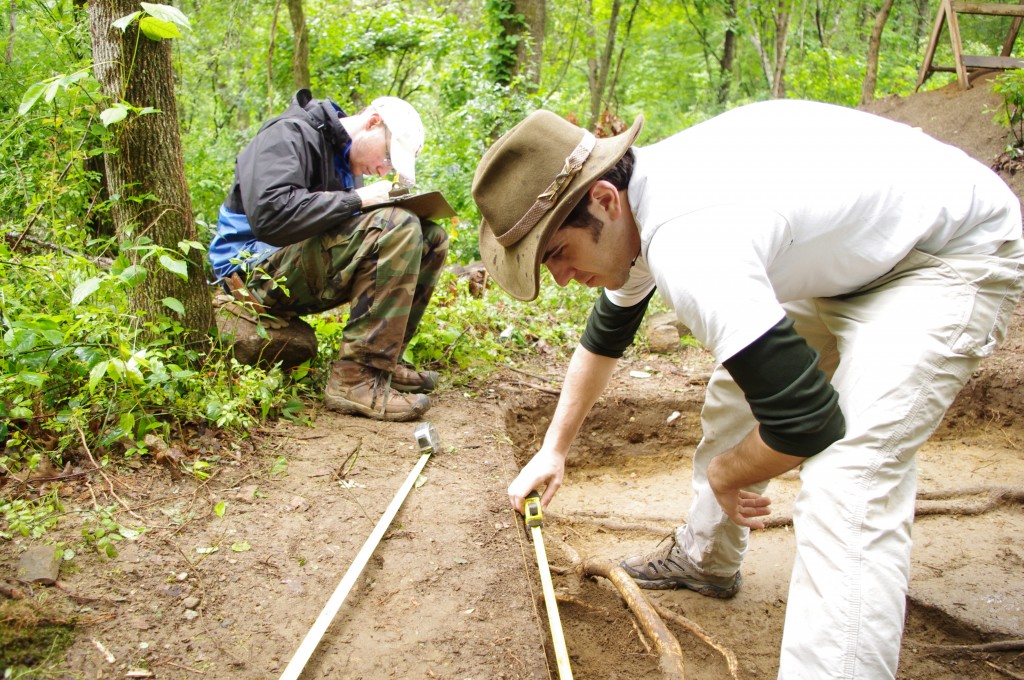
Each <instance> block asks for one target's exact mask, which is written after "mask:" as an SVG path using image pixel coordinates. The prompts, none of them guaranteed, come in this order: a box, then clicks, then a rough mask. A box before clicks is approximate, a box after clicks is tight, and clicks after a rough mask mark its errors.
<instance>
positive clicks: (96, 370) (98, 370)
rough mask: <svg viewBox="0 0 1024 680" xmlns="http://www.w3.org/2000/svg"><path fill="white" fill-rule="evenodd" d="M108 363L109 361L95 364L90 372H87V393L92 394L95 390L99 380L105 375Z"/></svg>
mask: <svg viewBox="0 0 1024 680" xmlns="http://www.w3.org/2000/svg"><path fill="white" fill-rule="evenodd" d="M108 363H110V362H109V361H101V362H99V363H98V364H96V365H95V366H93V367H92V370H91V371H89V391H90V392H93V391H95V390H96V385H98V384H99V382H100V380H102V379H103V376H105V375H106V374H107V364H108Z"/></svg>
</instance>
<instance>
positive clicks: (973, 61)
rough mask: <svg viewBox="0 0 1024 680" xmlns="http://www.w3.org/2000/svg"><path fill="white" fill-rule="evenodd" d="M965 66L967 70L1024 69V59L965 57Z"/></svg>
mask: <svg viewBox="0 0 1024 680" xmlns="http://www.w3.org/2000/svg"><path fill="white" fill-rule="evenodd" d="M964 66H966V67H967V68H1000V69H1010V68H1024V59H1017V58H1016V57H971V56H968V55H966V54H965V55H964Z"/></svg>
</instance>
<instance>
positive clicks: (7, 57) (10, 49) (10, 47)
mask: <svg viewBox="0 0 1024 680" xmlns="http://www.w3.org/2000/svg"><path fill="white" fill-rule="evenodd" d="M16 1H17V0H11V11H10V14H9V15H8V30H7V47H6V48H5V49H4V63H5V64H10V63H11V59H13V58H14V28H15V24H16V21H15V20H16V18H17V16H18V15H17V10H18V6H17V4H15V3H16Z"/></svg>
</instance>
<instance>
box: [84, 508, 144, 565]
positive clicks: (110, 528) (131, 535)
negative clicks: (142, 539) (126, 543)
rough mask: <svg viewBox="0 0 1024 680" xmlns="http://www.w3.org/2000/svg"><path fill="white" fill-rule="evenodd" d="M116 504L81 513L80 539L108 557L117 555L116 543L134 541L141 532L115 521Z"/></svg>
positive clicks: (111, 557)
mask: <svg viewBox="0 0 1024 680" xmlns="http://www.w3.org/2000/svg"><path fill="white" fill-rule="evenodd" d="M117 510H118V508H117V506H116V505H111V506H107V507H103V508H96V509H94V510H91V511H89V512H86V513H84V514H83V515H82V540H83V541H84V542H85V544H86V545H87V546H89V547H90V548H93V549H94V550H96V551H97V552H99V553H100V554H103V555H106V556H107V557H109V558H110V559H114V558H115V557H117V554H118V553H117V544H118V543H119V542H121V541H123V540H125V539H127V540H130V541H134V540H135V539H136V538H138V537H139V535H140V534H141V533H142V532H141V531H140V530H137V529H131V528H129V527H126V526H124V525H122V524H121V523H120V522H118V521H117V519H116V517H115V515H116V513H117Z"/></svg>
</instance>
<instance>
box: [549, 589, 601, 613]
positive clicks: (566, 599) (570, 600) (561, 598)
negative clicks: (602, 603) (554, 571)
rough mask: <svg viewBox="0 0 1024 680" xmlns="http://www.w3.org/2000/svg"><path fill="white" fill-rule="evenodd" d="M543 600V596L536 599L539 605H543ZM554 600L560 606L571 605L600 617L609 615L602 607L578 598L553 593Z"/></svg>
mask: <svg viewBox="0 0 1024 680" xmlns="http://www.w3.org/2000/svg"><path fill="white" fill-rule="evenodd" d="M543 600H544V596H543V595H541V596H539V597H538V598H537V601H538V603H539V604H544V602H543ZM555 600H557V601H558V602H559V603H560V604H571V605H574V606H576V607H582V608H583V609H589V610H590V611H592V612H594V613H596V614H600V615H601V616H608V615H609V614H610V612H609V611H608V610H607V609H605V608H604V607H595V606H594V605H592V604H587V603H586V602H584V601H583V600H581V599H579V598H578V597H573V596H572V595H562V594H559V593H555Z"/></svg>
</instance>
